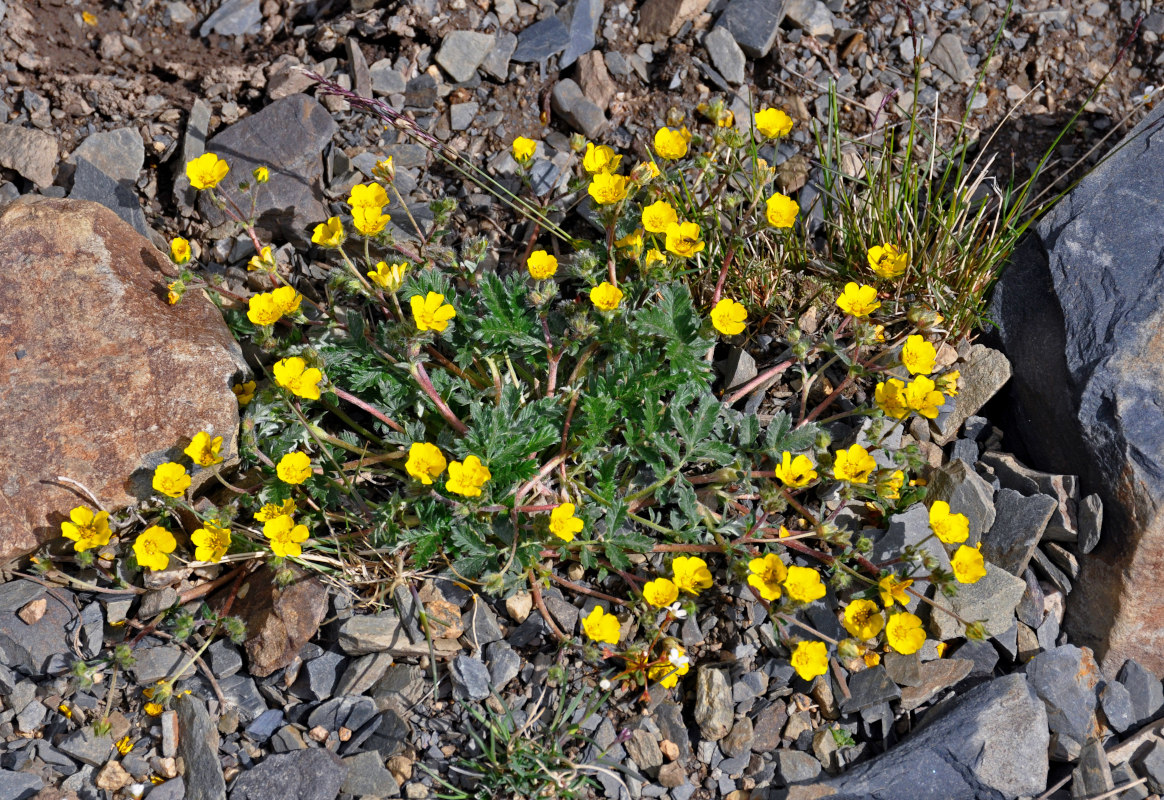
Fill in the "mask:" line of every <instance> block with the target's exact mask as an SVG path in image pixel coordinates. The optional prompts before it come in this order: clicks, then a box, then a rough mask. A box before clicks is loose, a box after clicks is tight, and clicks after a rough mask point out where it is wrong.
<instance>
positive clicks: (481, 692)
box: [452, 655, 490, 700]
mask: <svg viewBox="0 0 1164 800" xmlns="http://www.w3.org/2000/svg"><path fill="white" fill-rule="evenodd" d="M452 675H453V683H454V684H455V685H456V686H457V687H458V688H459V689H461V690H462V691H463V692H464V693H465V695H467V696H468V697H469V699H470V700H484V699H485V698H486V697H488V696H489V684H490V677H489V668H488V667H486V666H485V664H484V663H483V662H481V661H480V660H479V659H476V658H473V657H472V656H466V655H460V656H457V657H456V658H455V659H453V664H452Z"/></svg>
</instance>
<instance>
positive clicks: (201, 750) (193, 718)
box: [174, 694, 226, 800]
mask: <svg viewBox="0 0 1164 800" xmlns="http://www.w3.org/2000/svg"><path fill="white" fill-rule="evenodd" d="M174 707H175V708H174V710H175V711H177V712H178V755H179V756H181V757H182V759H183V760H184V761H185V762H186V773H185V779H186V783H187V788H186V800H222V798H224V797H226V781H225V780H224V779H223V777H222V763H221V762H220V761H219V760H218V746H219V741H220V740H219V737H218V728H217V727H216V726H215V722H214V720H212V719H211V718H210V714H209V713H207V711H206V706H204V705H203V704H202V701H201V700H199V699H198V698H196V697H194V695H189V694H188V695H182V696H180V697H179V698H178V699H177V700H175V701H174Z"/></svg>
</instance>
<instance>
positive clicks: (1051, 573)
mask: <svg viewBox="0 0 1164 800" xmlns="http://www.w3.org/2000/svg"><path fill="white" fill-rule="evenodd" d="M1031 566H1032V567H1033V568H1034V570H1035V572H1036V573H1038V574H1039V575H1041V576H1043V578H1044V579H1045V580H1047V581H1049V582H1050V583H1051V584H1053V585H1054V587H1055V588H1056V589H1058V590H1059V591H1060V592H1062V593H1063V594H1064V595H1068V594H1070V593H1071V588H1072V583H1071V578H1070V577H1069V576H1068V575H1067V573H1065V572H1064V571H1063V570H1061V569H1059V568H1058V567H1057V566H1055V564H1054V562H1052V561H1051V559H1049V558H1047V554H1046V553H1044V552H1043V551H1042V549H1040V548H1038V547H1036V548H1035V552H1034V554H1033V555H1032V556H1031Z"/></svg>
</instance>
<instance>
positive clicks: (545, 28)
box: [512, 17, 570, 64]
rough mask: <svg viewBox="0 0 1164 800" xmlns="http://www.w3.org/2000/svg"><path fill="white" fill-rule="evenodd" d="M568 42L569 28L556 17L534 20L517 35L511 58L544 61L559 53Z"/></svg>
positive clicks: (520, 60) (523, 61) (526, 61)
mask: <svg viewBox="0 0 1164 800" xmlns="http://www.w3.org/2000/svg"><path fill="white" fill-rule="evenodd" d="M569 44H570V29H569V28H567V27H566V23H564V22H562V20H560V19H558V18H557V17H547V18H546V19H543V20H541V21H540V22H535V23H534V24H533V25H530V26H529V27H528V28H526V29H525V30H523V31H522V32H521V33H519V34H518V36H517V49H516V50H514V51H513V56H512V58H513V60H514V61H517V62H520V63H523V64H524V63H530V62H537V61H545V60H546V59H547V58H549V57H550V56H552V55H554V54H556V53H560V52H562V51H563V50H565V49H566V47H567V46H569Z"/></svg>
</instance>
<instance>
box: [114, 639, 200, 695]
mask: <svg viewBox="0 0 1164 800" xmlns="http://www.w3.org/2000/svg"><path fill="white" fill-rule="evenodd" d="M133 656H134V662H133V665H132V666H131V667H130V668H129V670H130V672H131V673H132V674H133V679H134V680H135V681H137V682H138V683H139V684H141V685H142V686H148V685H150V684H153V683H157V682H158V681H160V680H164V679H165V678H166V677H170V673H171V672H173V671H174V670H177V669H178V668H179V667H181V666H182V665H183V664H185V663H186V654H185V653H183V652H182V648H180V647H178V646H176V645H172V644H160V645H155V646H154V647H138V648H136V649H135V650H134V651H133ZM193 674H194V667H193V665H191V666H190V667H189V668H188V669H187V670H186V671H185V672H184V673H182V676H183V677H186V678H188V677H190V676H192V675H193ZM173 677H177V676H173Z"/></svg>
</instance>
